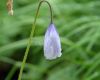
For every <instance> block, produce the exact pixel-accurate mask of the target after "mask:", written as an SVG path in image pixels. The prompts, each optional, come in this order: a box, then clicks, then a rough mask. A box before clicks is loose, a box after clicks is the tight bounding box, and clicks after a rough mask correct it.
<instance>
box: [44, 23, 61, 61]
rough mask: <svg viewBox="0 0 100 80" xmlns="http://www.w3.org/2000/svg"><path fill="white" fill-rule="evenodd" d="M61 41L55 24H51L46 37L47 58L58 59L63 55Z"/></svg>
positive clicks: (45, 51) (45, 49)
mask: <svg viewBox="0 0 100 80" xmlns="http://www.w3.org/2000/svg"><path fill="white" fill-rule="evenodd" d="M61 54H62V53H61V43H60V37H59V34H58V33H57V31H56V28H55V26H54V24H50V26H49V27H48V29H47V31H46V34H45V38H44V56H45V57H46V59H49V60H51V59H56V58H57V57H60V56H61Z"/></svg>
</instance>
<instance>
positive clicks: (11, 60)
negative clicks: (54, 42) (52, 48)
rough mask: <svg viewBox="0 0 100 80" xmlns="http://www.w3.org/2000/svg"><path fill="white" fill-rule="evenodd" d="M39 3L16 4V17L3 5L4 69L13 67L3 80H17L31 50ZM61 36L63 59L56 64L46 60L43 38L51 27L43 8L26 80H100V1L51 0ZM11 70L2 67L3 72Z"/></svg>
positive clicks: (0, 44) (19, 0) (0, 59)
mask: <svg viewBox="0 0 100 80" xmlns="http://www.w3.org/2000/svg"><path fill="white" fill-rule="evenodd" d="M38 1H39V0H14V16H9V15H8V13H7V10H6V0H2V1H0V65H4V64H5V65H6V64H11V65H12V67H11V68H10V70H7V71H6V72H7V74H4V77H2V76H1V75H0V80H15V79H14V78H12V77H14V76H15V75H18V73H17V71H18V70H19V68H20V66H21V62H22V58H23V55H24V52H25V48H26V46H27V42H28V38H29V34H30V31H31V27H32V24H33V21H34V17H35V13H36V9H37V6H38ZM48 1H49V2H50V3H51V5H52V8H53V15H54V16H53V17H54V23H55V26H56V28H57V30H58V32H59V34H60V36H61V42H62V53H63V55H62V56H61V57H60V58H58V59H56V60H52V61H48V60H46V59H45V58H44V56H43V39H44V38H43V37H44V33H45V31H46V29H47V27H48V25H49V21H50V16H49V14H50V13H49V9H48V7H47V5H45V4H44V5H42V7H41V8H40V12H39V16H38V19H37V23H36V30H35V35H34V37H33V39H32V46H31V49H30V52H29V56H28V59H27V63H26V65H25V69H24V72H23V76H22V80H100V67H99V66H100V1H99V0H48ZM7 67H9V66H6V67H4V66H0V73H2V72H1V70H2V69H4V70H5V69H6V68H7Z"/></svg>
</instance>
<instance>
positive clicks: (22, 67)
mask: <svg viewBox="0 0 100 80" xmlns="http://www.w3.org/2000/svg"><path fill="white" fill-rule="evenodd" d="M42 2H46V3H47V4H48V5H49V8H50V13H51V23H52V21H53V18H52V9H51V5H50V4H49V2H48V1H45V0H42V1H40V3H39V5H38V9H37V12H36V16H35V20H34V23H33V26H32V31H31V33H30V38H29V42H28V45H27V48H26V51H25V55H24V58H23V62H22V65H21V69H20V72H19V76H18V80H21V78H22V73H23V69H24V66H25V62H26V60H27V56H28V52H29V49H30V46H31V40H32V37H33V35H34V31H35V24H36V19H37V17H38V13H39V9H40V6H41V4H42Z"/></svg>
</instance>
